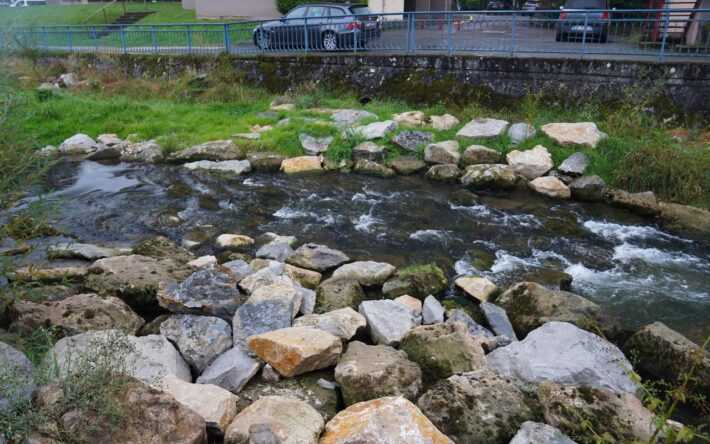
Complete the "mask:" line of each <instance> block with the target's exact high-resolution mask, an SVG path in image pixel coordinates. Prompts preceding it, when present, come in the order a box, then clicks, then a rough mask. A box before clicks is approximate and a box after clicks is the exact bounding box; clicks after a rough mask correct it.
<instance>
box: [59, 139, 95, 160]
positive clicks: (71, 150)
mask: <svg viewBox="0 0 710 444" xmlns="http://www.w3.org/2000/svg"><path fill="white" fill-rule="evenodd" d="M98 148H99V144H98V143H96V141H95V140H94V139H92V138H91V137H89V136H87V135H86V134H75V135H73V136H71V137H70V138H68V139H66V140H65V141H64V142H62V143H61V145H59V152H60V153H62V154H63V155H65V156H83V155H86V154H91V153H93V152H94V151H96V150H97V149H98Z"/></svg>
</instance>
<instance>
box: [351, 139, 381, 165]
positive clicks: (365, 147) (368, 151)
mask: <svg viewBox="0 0 710 444" xmlns="http://www.w3.org/2000/svg"><path fill="white" fill-rule="evenodd" d="M386 152H387V147H386V146H382V145H377V144H376V143H373V142H362V143H360V144H358V145H356V146H355V148H353V159H355V160H360V159H363V160H371V161H373V162H377V161H379V160H381V159H382V156H383V155H384V154H385V153H386Z"/></svg>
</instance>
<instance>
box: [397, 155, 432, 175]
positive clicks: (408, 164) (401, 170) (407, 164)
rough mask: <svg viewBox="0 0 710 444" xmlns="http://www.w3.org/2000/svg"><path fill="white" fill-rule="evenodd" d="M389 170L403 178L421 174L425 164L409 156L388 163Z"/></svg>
mask: <svg viewBox="0 0 710 444" xmlns="http://www.w3.org/2000/svg"><path fill="white" fill-rule="evenodd" d="M390 168H392V169H393V170H395V171H396V172H397V173H398V174H401V175H403V176H411V175H412V174H417V173H421V172H422V171H424V170H425V169H426V163H424V162H423V161H421V160H419V159H417V158H416V157H411V156H399V157H395V158H394V159H392V160H391V161H390Z"/></svg>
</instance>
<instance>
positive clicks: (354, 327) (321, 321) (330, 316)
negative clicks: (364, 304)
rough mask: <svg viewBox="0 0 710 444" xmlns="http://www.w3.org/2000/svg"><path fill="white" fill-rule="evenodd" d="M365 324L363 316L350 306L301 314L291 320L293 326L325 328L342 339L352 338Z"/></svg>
mask: <svg viewBox="0 0 710 444" xmlns="http://www.w3.org/2000/svg"><path fill="white" fill-rule="evenodd" d="M366 325H367V321H366V320H365V317H364V316H362V315H361V314H360V313H358V312H356V311H355V310H353V309H352V308H350V307H345V308H340V309H338V310H333V311H329V312H326V313H321V314H311V315H306V316H301V317H300V318H296V320H295V321H294V322H293V326H294V327H313V328H317V329H320V330H325V331H327V332H328V333H330V334H332V335H334V336H337V337H338V338H340V339H342V340H343V341H349V340H350V339H352V337H353V336H355V334H357V332H358V331H360V330H361V329H364V328H365V326H366Z"/></svg>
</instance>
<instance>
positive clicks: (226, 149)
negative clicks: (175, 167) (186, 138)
mask: <svg viewBox="0 0 710 444" xmlns="http://www.w3.org/2000/svg"><path fill="white" fill-rule="evenodd" d="M168 159H169V160H172V161H177V162H194V161H198V160H211V161H215V162H217V161H225V160H240V159H244V150H243V149H242V148H241V147H239V146H237V145H236V144H235V143H234V142H233V141H231V140H213V141H211V142H205V143H201V144H199V145H195V146H191V147H190V148H187V149H184V150H182V151H178V152H175V153H172V154H170V156H168Z"/></svg>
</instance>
